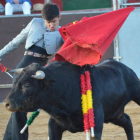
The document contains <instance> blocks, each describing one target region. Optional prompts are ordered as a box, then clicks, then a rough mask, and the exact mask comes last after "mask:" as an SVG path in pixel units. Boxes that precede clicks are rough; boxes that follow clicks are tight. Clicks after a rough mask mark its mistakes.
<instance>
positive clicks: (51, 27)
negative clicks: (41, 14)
mask: <svg viewBox="0 0 140 140" xmlns="http://www.w3.org/2000/svg"><path fill="white" fill-rule="evenodd" d="M44 20H45V19H44ZM59 20H60V16H59V17H55V18H54V19H53V20H51V21H48V20H45V24H46V26H47V28H48V29H49V30H50V31H55V30H56V29H57V27H58V26H59Z"/></svg>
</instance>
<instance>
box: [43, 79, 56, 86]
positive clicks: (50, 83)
mask: <svg viewBox="0 0 140 140" xmlns="http://www.w3.org/2000/svg"><path fill="white" fill-rule="evenodd" d="M44 82H45V86H51V85H52V84H54V83H55V80H53V79H49V80H48V79H45V81H44Z"/></svg>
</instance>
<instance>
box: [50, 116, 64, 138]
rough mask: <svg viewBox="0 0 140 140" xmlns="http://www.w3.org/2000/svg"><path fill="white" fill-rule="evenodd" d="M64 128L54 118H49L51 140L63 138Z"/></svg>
mask: <svg viewBox="0 0 140 140" xmlns="http://www.w3.org/2000/svg"><path fill="white" fill-rule="evenodd" d="M63 132H64V130H62V128H61V127H60V126H59V125H58V124H57V123H56V122H55V121H54V120H53V119H52V118H50V120H49V140H61V138H62V133H63Z"/></svg>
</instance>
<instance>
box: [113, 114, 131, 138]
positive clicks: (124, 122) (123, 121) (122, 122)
mask: <svg viewBox="0 0 140 140" xmlns="http://www.w3.org/2000/svg"><path fill="white" fill-rule="evenodd" d="M111 123H113V124H115V125H118V126H121V127H123V128H124V130H125V132H126V135H127V139H128V140H134V136H133V126H132V123H131V119H130V117H129V115H127V114H126V113H124V114H123V116H122V117H120V118H115V119H113V120H111Z"/></svg>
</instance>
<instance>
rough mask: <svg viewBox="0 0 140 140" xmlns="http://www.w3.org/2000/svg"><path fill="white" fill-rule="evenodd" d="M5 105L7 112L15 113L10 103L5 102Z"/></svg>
mask: <svg viewBox="0 0 140 140" xmlns="http://www.w3.org/2000/svg"><path fill="white" fill-rule="evenodd" d="M3 105H4V107H5V109H6V110H8V111H12V112H15V110H14V109H12V107H11V105H10V103H9V101H7V100H5V101H4V102H3Z"/></svg>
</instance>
